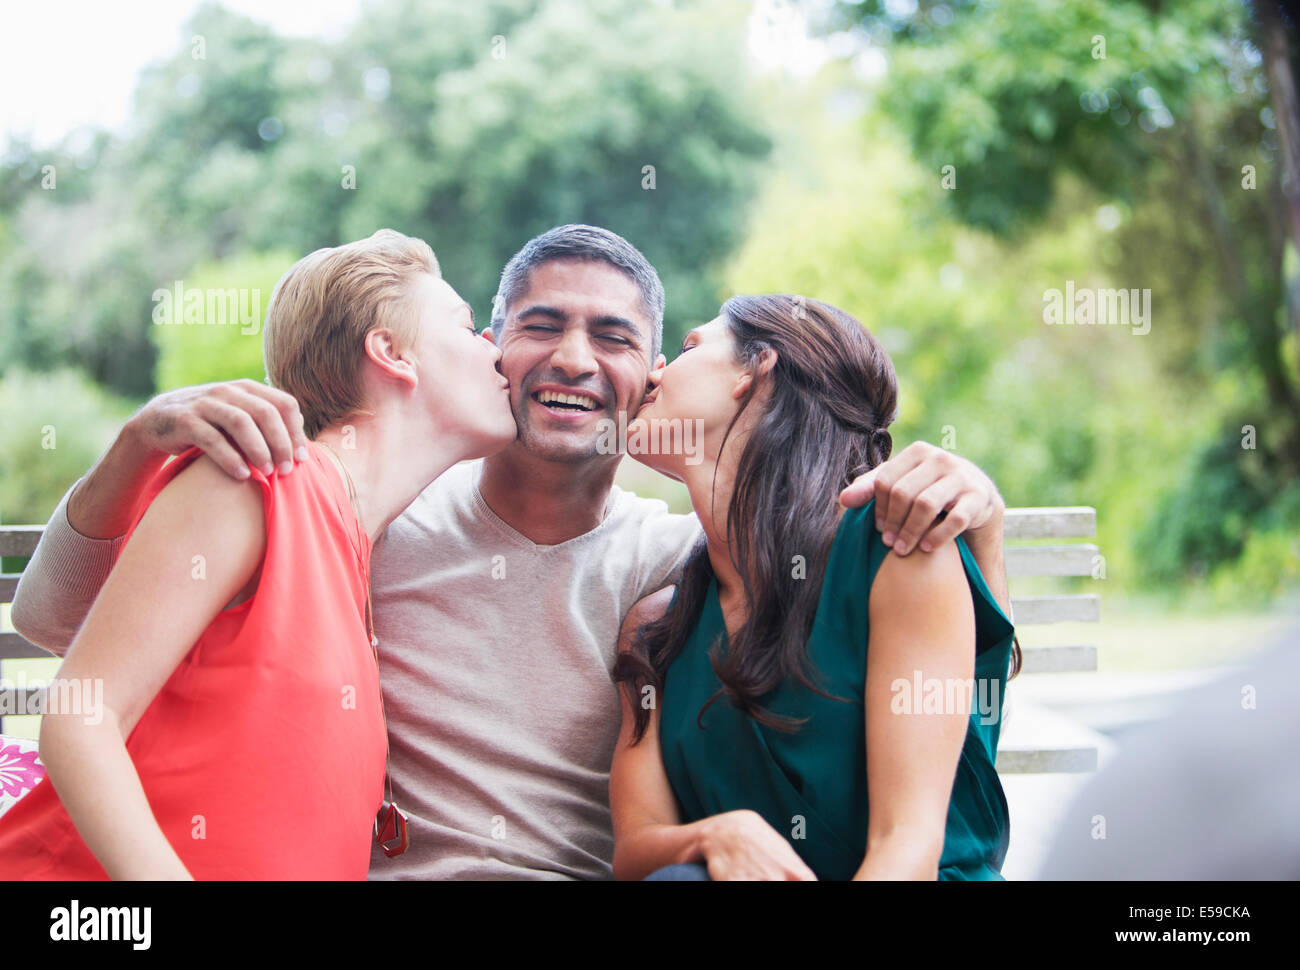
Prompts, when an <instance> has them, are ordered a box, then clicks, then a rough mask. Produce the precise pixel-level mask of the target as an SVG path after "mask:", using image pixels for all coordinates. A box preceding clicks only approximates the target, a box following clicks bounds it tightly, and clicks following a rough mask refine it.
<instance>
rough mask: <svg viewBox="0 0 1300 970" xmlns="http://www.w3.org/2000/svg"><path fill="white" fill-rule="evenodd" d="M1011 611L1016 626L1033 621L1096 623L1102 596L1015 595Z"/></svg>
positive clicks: (1099, 616) (1098, 617) (1098, 618)
mask: <svg viewBox="0 0 1300 970" xmlns="http://www.w3.org/2000/svg"><path fill="white" fill-rule="evenodd" d="M1011 611H1012V613H1013V614H1014V618H1015V621H1016V626H1021V625H1024V624H1033V623H1065V622H1070V621H1074V622H1079V623H1096V622H1097V621H1098V620H1100V619H1101V597H1100V596H1097V595H1095V594H1088V595H1085V596H1013V597H1011Z"/></svg>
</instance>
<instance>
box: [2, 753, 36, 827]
mask: <svg viewBox="0 0 1300 970" xmlns="http://www.w3.org/2000/svg"><path fill="white" fill-rule="evenodd" d="M37 750H38V745H37V742H36V741H35V740H33V739H31V738H7V737H5V736H4V735H3V734H0V815H3V814H4V813H5V812H7V811H9V809H10V808H12V807H13V806H14V803H15V802H17V801H18V799H20V798H22V797H23V795H25V794H27V792H29V791H31V790H32V789H33V788H35V787H36V783H37V782H39V781H40V780H41V779H42V778H44V777H45V766H44V765H43V764H41V759H40V758H39V757H37V754H36V752H37Z"/></svg>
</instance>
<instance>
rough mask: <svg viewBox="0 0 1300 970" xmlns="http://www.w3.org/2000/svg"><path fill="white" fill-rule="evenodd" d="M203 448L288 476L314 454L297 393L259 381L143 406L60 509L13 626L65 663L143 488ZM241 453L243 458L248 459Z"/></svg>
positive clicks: (229, 470) (241, 466)
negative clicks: (171, 460) (169, 464)
mask: <svg viewBox="0 0 1300 970" xmlns="http://www.w3.org/2000/svg"><path fill="white" fill-rule="evenodd" d="M192 446H198V447H199V448H201V449H202V450H203V452H204V454H206V455H207V456H208V457H209V458H211V459H212V460H213V462H215V463H216V464H217V466H218V467H220V468H221V469H222V470H223V471H224V472H225V473H226V474H228V475H230V476H231V477H232V478H235V479H239V480H243V479H246V478H248V476H249V471H248V465H246V464H245V458H244V456H247V459H248V461H249V462H250V463H252V464H254V465H256V466H257V467H259V468H261V469H262V470H263V471H264V472H266V473H267V474H270V472H271V471H272V470H273V467H272V465H273V463H274V466H275V467H278V468H279V469H280V471H281V474H289V473H290V472H292V470H293V462H294V459H295V458H296V459H297V460H298V461H302V460H303V459H304V458H305V457H306V447H307V436H306V435H305V434H304V433H303V420H302V412H301V411H300V410H299V409H298V402H297V401H295V400H294V399H293V397H292V396H291V395H289V394H286V393H284V392H283V391H278V390H276V389H275V388H272V387H267V386H266V385H264V384H259V383H257V382H256V381H250V380H241V381H230V382H228V383H222V384H203V385H200V386H198V387H183V388H180V389H178V390H175V391H168V392H167V393H166V394H160V395H158V396H157V397H155V398H154V399H153V400H151V401H150V402H149V403H148V404H146V405H145V406H144V407H143V408H141V409H140V411H139V412H138V413H136V415H135V416H134V417H132V418H131V419H130V420H129V421H128V422H127V423H126V424H125V425H124V426H123V428H122V430H121V431H120V432H119V433H118V436H117V438H116V439H115V440H114V442H113V444H112V445H111V446H110V447H109V449H108V451H107V452H105V453H104V455H103V457H102V458H100V459H99V461H98V462H96V463H95V465H94V467H93V468H91V470H90V472H89V473H88V474H87V475H86V477H85V478H83V479H82V480H81V481H80V482H78V483H77V484H76V485H74V486H73V487H72V489H71V490H70V491H69V493H68V494H67V495H65V496H64V499H63V501H62V502H60V503H59V507H58V508H57V509H55V510H54V515H53V516H51V518H50V521H49V524H48V525H47V526H46V529H45V533H44V535H43V536H42V537H41V541H40V544H39V545H37V547H36V552H35V554H34V555H33V556H32V560H31V562H30V563H29V564H28V566H27V568H26V569H25V570H23V575H22V579H20V580H19V582H18V589H17V590H16V591H15V593H14V603H13V610H12V614H11V617H10V619H11V621H12V622H13V625H14V629H16V630H17V631H18V632H19V633H20V634H22V635H23V636H24V637H26V638H27V639H28V640H30V641H31V642H32V643H35V644H36V645H38V646H40V647H44V648H45V649H46V650H49V651H51V652H52V653H55V654H58V655H60V656H62V655H63V654H65V653H66V652H67V650H68V647H69V645H70V644H71V643H72V638H73V636H74V635H75V634H76V632H77V629H78V627H80V626H81V623H82V621H83V620H84V619H85V618H86V614H87V613H88V612H89V610H90V606H91V604H92V603H94V601H95V597H96V595H98V593H99V590H100V587H101V586H103V585H104V581H105V580H106V579H107V578H108V573H109V570H110V569H111V568H112V566H113V561H114V559H115V558H116V555H117V551H118V547H119V546H120V544H121V543H120V540H121V537H122V535H124V534H125V532H126V530H127V529H128V528H129V527H130V524H131V522H130V519H131V513H132V511H133V505H134V500H135V497H136V495H137V494H139V491H140V488H141V487H142V486H143V485H144V483H145V482H147V481H148V480H149V478H150V477H152V476H153V475H154V474H156V473H157V471H158V469H159V468H161V467H162V466H163V465H164V464H165V463H166V461H167V459H168V457H169V456H171V455H178V454H180V453H181V452H182V451H185V450H186V449H187V448H190V447H192ZM241 453H242V454H241Z"/></svg>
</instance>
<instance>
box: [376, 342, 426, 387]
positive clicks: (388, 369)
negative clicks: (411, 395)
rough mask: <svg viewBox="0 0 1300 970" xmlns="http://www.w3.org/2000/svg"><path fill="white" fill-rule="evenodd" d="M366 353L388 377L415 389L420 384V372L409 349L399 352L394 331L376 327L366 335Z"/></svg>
mask: <svg viewBox="0 0 1300 970" xmlns="http://www.w3.org/2000/svg"><path fill="white" fill-rule="evenodd" d="M364 347H365V352H366V356H367V357H368V358H369V359H370V362H371V363H372V364H374V365H375V366H376V367H378V368H379V370H380V371H381V372H382V373H383V374H384V375H385V376H387V377H390V378H392V379H393V380H395V381H399V382H402V383H405V384H409V385H410V386H411V387H415V386H416V385H417V384H419V383H420V377H419V372H418V371H417V369H416V366H415V362H414V361H413V360H412V356H413V355H412V354H411V353H410V350H409V348H408V349H407V350H405V351H400V352H399V351H398V349H397V341H396V338H395V336H394V334H393V331H391V330H389V329H387V328H386V327H376V328H375V329H374V330H371V331H370V332H369V333H367V334H366V339H365V344H364Z"/></svg>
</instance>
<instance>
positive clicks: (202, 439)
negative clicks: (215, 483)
mask: <svg viewBox="0 0 1300 970" xmlns="http://www.w3.org/2000/svg"><path fill="white" fill-rule="evenodd" d="M191 421H192V422H193V424H194V427H193V429H191V430H190V433H189V436H188V437H189V438H190V441H191V443H192V444H194V445H195V446H196V447H198V448H199V450H201V451H202V452H203V453H204V454H205V455H207V456H208V457H209V458H211V459H212V460H213V461H214V462H216V463H217V467H219V468H220V469H221V470H222V471H224V472H225V473H226V474H227V475H229V476H230V477H231V478H234V479H238V480H239V481H241V482H242V481H243V480H244V479H246V478H248V476H249V475H250V474H252V473H251V472H250V471H249V470H248V466H247V465H246V464H244V459H243V458H242V457H240V454H239V452H237V451H236V450H235V449H234V447H233V446H232V445H231V444H230V442H229V441H227V440H226V436H225V435H223V434H222V433H221V431H220V430H218V429H217V428H216V427H215V426H213V425H211V424H208V423H207V422H205V421H203V420H202V419H200V418H197V417H195V418H192V419H191Z"/></svg>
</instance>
